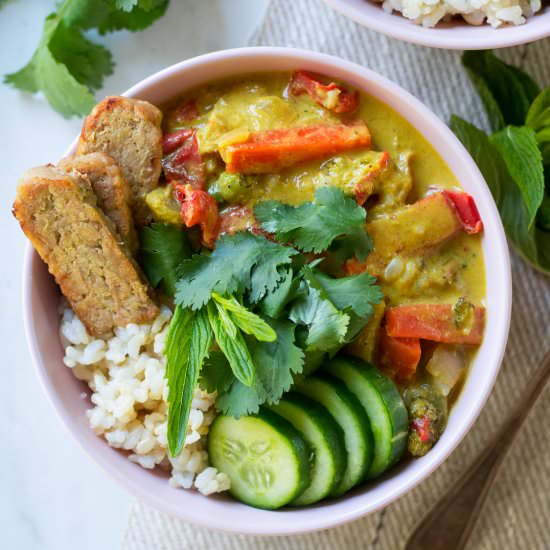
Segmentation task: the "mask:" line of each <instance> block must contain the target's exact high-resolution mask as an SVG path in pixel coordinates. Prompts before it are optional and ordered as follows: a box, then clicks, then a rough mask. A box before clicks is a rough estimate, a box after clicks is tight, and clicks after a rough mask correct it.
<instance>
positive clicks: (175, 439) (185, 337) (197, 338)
mask: <svg viewBox="0 0 550 550" xmlns="http://www.w3.org/2000/svg"><path fill="white" fill-rule="evenodd" d="M211 343H212V331H211V329H210V325H209V322H208V318H207V314H206V310H205V309H204V308H203V309H202V310H199V311H192V310H190V309H183V308H181V307H179V306H178V307H176V310H175V312H174V315H173V316H172V319H171V321H170V327H169V329H168V334H167V337H166V379H167V382H168V400H167V401H168V432H167V433H168V448H169V450H170V454H171V455H172V456H177V455H178V454H179V453H180V452H181V450H182V448H183V445H184V443H185V434H186V431H187V420H188V419H189V411H190V409H191V402H192V400H193V393H194V391H195V386H196V385H197V381H198V378H199V372H200V369H201V367H202V364H203V362H204V360H205V358H206V357H207V356H208V352H209V349H210V345H211Z"/></svg>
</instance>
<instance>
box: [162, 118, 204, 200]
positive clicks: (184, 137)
mask: <svg viewBox="0 0 550 550" xmlns="http://www.w3.org/2000/svg"><path fill="white" fill-rule="evenodd" d="M162 147H163V151H164V152H165V156H164V157H163V158H162V168H163V171H164V176H165V177H166V179H167V180H168V181H171V180H177V181H184V182H186V183H189V184H190V185H192V186H193V187H194V188H196V189H202V188H203V187H204V183H205V178H206V175H205V168H204V163H203V161H202V157H201V155H200V153H199V142H198V141H197V135H196V131H195V129H192V128H190V129H185V130H178V131H177V132H173V133H171V134H165V135H164V136H163V139H162Z"/></svg>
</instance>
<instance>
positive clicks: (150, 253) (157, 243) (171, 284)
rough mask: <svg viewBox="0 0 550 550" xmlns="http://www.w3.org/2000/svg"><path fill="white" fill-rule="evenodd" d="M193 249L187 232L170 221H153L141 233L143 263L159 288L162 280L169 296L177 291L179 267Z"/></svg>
mask: <svg viewBox="0 0 550 550" xmlns="http://www.w3.org/2000/svg"><path fill="white" fill-rule="evenodd" d="M190 255H191V249H190V247H189V244H188V242H187V238H186V236H185V233H183V232H182V231H181V230H179V229H178V228H177V227H174V226H173V225H168V224H160V223H153V224H152V225H150V226H149V227H145V228H143V230H142V232H141V250H140V254H139V260H140V265H141V267H142V269H143V271H144V272H145V275H146V276H147V279H148V280H149V282H150V283H151V286H153V287H156V286H158V285H159V283H160V282H161V281H162V282H163V283H164V287H165V288H166V291H167V292H168V294H169V295H170V296H173V295H174V293H175V292H176V282H177V280H178V267H179V266H180V265H181V263H182V262H183V260H184V259H186V258H189V256H190Z"/></svg>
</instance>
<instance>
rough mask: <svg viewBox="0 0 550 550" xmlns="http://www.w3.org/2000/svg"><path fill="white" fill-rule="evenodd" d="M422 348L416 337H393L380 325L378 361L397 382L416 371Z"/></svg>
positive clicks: (404, 380) (407, 377) (408, 378)
mask: <svg viewBox="0 0 550 550" xmlns="http://www.w3.org/2000/svg"><path fill="white" fill-rule="evenodd" d="M421 355H422V349H421V347H420V340H419V339H418V338H393V337H392V336H390V335H389V334H388V333H387V332H386V328H385V327H382V330H381V331H380V351H379V355H378V362H379V364H380V366H381V367H382V369H383V370H384V371H386V372H388V373H389V374H390V375H391V377H392V378H394V379H395V380H396V381H397V382H407V381H408V380H410V378H411V377H412V376H413V375H414V373H415V372H416V367H417V366H418V363H419V361H420V356H421Z"/></svg>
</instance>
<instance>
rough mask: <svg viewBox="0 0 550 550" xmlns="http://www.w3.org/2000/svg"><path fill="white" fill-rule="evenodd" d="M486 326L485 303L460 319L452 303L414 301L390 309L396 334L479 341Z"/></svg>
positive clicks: (389, 324)
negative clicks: (413, 302)
mask: <svg viewBox="0 0 550 550" xmlns="http://www.w3.org/2000/svg"><path fill="white" fill-rule="evenodd" d="M484 327H485V308H483V307H474V306H472V310H471V315H469V316H467V318H466V319H464V320H462V321H460V322H459V320H458V317H457V313H456V310H455V308H454V307H453V306H452V305H451V304H411V305H403V306H397V307H393V308H390V309H388V311H386V330H387V331H388V334H389V335H390V336H393V337H394V338H420V339H421V340H431V341H433V342H445V343H448V344H472V345H479V344H481V341H482V339H483V330H484Z"/></svg>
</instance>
